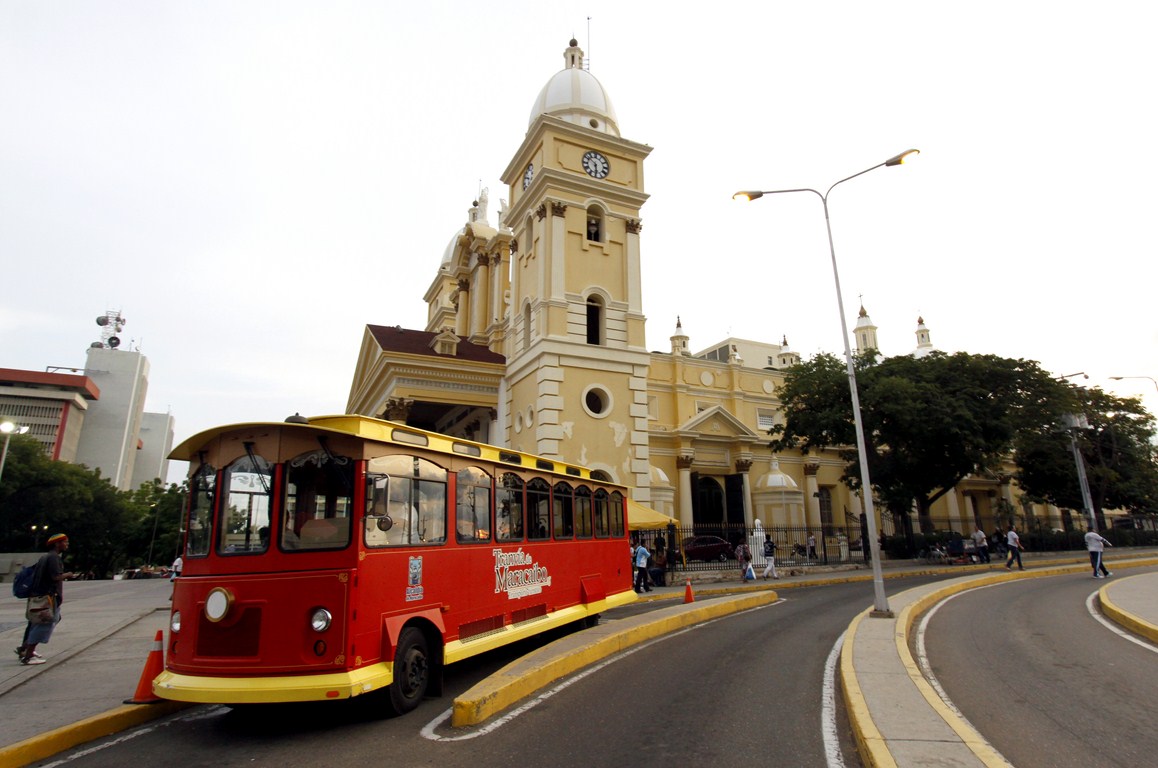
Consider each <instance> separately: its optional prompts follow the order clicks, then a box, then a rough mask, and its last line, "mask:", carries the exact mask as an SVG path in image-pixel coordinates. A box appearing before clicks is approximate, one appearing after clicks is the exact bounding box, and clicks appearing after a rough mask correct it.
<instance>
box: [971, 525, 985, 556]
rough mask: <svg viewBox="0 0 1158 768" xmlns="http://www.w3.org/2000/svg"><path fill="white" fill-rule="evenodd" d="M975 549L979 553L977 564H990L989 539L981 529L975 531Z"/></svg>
mask: <svg viewBox="0 0 1158 768" xmlns="http://www.w3.org/2000/svg"><path fill="white" fill-rule="evenodd" d="M972 538H973V548H974V549H975V550H976V553H977V562H979V563H988V562H989V538H988V537H987V536H986V535H985V533H984V532H982V530H981V529H980V528H974V529H973V537H972Z"/></svg>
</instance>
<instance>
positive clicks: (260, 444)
mask: <svg viewBox="0 0 1158 768" xmlns="http://www.w3.org/2000/svg"><path fill="white" fill-rule="evenodd" d="M171 458H175V459H182V460H185V461H189V462H190V472H189V488H190V493H189V503H188V510H187V520H186V526H185V527H186V534H185V537H186V538H185V549H184V569H183V571H182V574H181V577H180V578H179V579H177V580H176V581H175V582H174V590H173V608H172V614H171V616H170V627H169V640H168V647H167V654H166V660H165V671H164V672H162V673H161V674H160V675H158V676H157V678H156V679H155V680H154V683H153V689H154V691H155V692H156V694H157V695H158V696H161V697H163V698H167V699H173V700H177V701H190V702H201V703H224V704H245V703H262V702H285V701H314V700H325V699H341V698H348V697H352V696H358V695H361V694H364V693H368V692H371V691H378V690H380V689H388V690H389V702H390V706H391V708H393V709H394V710H395V711H396V712H398V713H403V712H407V711H409V710H411V709H413V708H414V707H415V706H417V704H418V702H419V701H420V700H421V699H422V698H423V697H424V696H425V695H437V694H439V693H441V690H440V689H441V669H442V667H443V666H444V665H445V664H450V663H452V662H455V661H458V660H460V659H465V658H468V657H470V656H473V655H475V654H478V653H481V652H483V651H487V650H491V649H493V648H496V647H498V646H501V645H504V644H506V643H510V642H513V641H516V640H520V639H523V638H526V637H529V636H531V635H535V634H538V633H540V632H543V631H545V630H548V629H551V628H554V627H558V626H561V625H564V624H569V623H572V622H586V623H588V624H590V623H593V622H594V621H595V620H597V618H598V615H599V613H600V612H601V611H604V610H607V609H608V608H611V607H614V606H618V605H623V604H626V603H629V602H631V601H632V600H634V599H635V592H634V591H633V590H632V579H631V564H630V558H629V557H628V542H627V520H626V506H627V493H626V489H625V488H624V487H623V486H620V485H616V484H614V483H609V482H604V481H601V480H598V479H596V478H593V477H592V475H591V472H590V471H588V470H587V469H584V468H581V467H577V466H573V465H570V464H566V463H563V462H558V461H554V460H551V459H545V458H542V457H538V456H533V455H530V454H526V453H520V452H518V451H512V450H506V449H502V448H497V447H495V446H491V445H484V444H481V443H474V442H469V441H466V440H460V439H457V438H451V437H448V436H446V435H439V434H436V433H432V432H425V431H422V430H418V429H414V428H411V427H406V426H403V425H401V424H397V423H394V422H389V421H381V420H378V419H372V418H366V417H363V416H352V415H346V416H324V417H317V418H312V419H309V420H307V419H304V418H301V417H291V419H289V420H287V421H286V423H253V424H234V425H231V426H224V427H219V428H216V429H210V430H208V431H205V432H202V433H201V434H199V435H196V436H194V437H192V438H190V439H188V440H186V441H185V442H184V443H182V444H181V445H179V446H177V447H176V448H175V449H174V450H173V452H172V454H171Z"/></svg>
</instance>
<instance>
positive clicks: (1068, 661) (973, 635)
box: [914, 568, 1158, 768]
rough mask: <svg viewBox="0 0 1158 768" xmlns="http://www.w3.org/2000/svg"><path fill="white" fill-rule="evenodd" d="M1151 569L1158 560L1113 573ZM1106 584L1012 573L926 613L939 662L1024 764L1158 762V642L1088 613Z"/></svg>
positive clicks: (982, 722)
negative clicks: (1157, 715)
mask: <svg viewBox="0 0 1158 768" xmlns="http://www.w3.org/2000/svg"><path fill="white" fill-rule="evenodd" d="M1143 570H1144V571H1153V570H1156V569H1152V568H1147V569H1139V570H1137V571H1135V570H1131V571H1126V572H1123V573H1122V574H1119V575H1117V576H1115V577H1114V578H1122V577H1124V576H1127V575H1130V574H1134V573H1138V572H1141V571H1143ZM1105 584H1106V582H1105V581H1100V580H1095V579H1092V578H1090V576H1089V575H1087V574H1084V573H1083V574H1082V575H1077V574H1071V575H1065V576H1052V577H1044V578H1038V579H1024V580H1018V581H1011V582H1006V583H1004V584H999V585H995V586H991V587H986V588H982V589H976V590H971V591H968V592H963V593H961V594H959V595H957V596H955V597H954V598H952V599H950V600H948V601H947V602H945V603H942V604H941V605H940V606H939V607H938V608H937V610H936V612H935V613H934V614H933V615H932V616H931V618H930V619H929V621H928V626H927V629H926V633H925V647H926V649H927V653H928V659H929V663H930V666H931V669H932V671H933V674H934V675H935V676H936V678H937V680H938V681H939V682H940V684H941V686H942V688H943V689H944V690H945V692H946V693H947V694H948V696H949V698H950V700H951V701H952V702H953V704H954V705H955V706H956V707H957V709H958V710H960V711H961V713H962V714H963V715H964V716H965V717H966V719H968V720H969V721H970V722H971V723H972V724H973V726H974V727H975V728H976V729H977V730H978V731H979V732H980V733H981V734H982V735H983V736H984V737H985V738H986V739H987V740H988V741H989V742H990V743H991V744H992V745H993V746H994V748H995V749H997V751H999V752H1000V753H1001V754H1003V755H1004V756H1005V757H1006V758H1007V759H1008V760H1009V761H1010V762H1012V763H1013V764H1014V765H1015V766H1018V768H1034V767H1035V766H1056V767H1057V768H1067V767H1069V766H1074V768H1078V767H1079V766H1080V767H1081V768H1085V767H1086V766H1090V765H1097V766H1131V767H1134V766H1140V765H1154V764H1156V763H1158V729H1156V728H1155V727H1154V720H1153V712H1155V711H1156V710H1158V654H1156V653H1155V650H1158V649H1152V646H1147V647H1144V646H1140V645H1138V644H1136V643H1134V642H1131V641H1130V640H1128V639H1126V638H1124V637H1122V636H1120V635H1119V634H1118V633H1116V632H1114V631H1113V629H1111V628H1109V627H1106V626H1105V625H1103V624H1102V623H1100V622H1099V621H1098V620H1097V618H1095V617H1094V616H1093V615H1091V608H1092V610H1093V611H1094V612H1097V604H1096V599H1095V600H1093V601H1089V598H1090V595H1091V594H1093V593H1095V592H1097V590H1098V589H1099V588H1100V587H1102V586H1103V585H1105ZM1088 601H1089V603H1090V605H1089V606H1088V605H1087V602H1088ZM914 634H915V633H914Z"/></svg>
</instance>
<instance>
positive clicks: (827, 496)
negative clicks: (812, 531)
mask: <svg viewBox="0 0 1158 768" xmlns="http://www.w3.org/2000/svg"><path fill="white" fill-rule="evenodd" d="M816 497H817V500H818V505H819V506H820V524H821V526H823V528H824V535H825V536H831V535H832V490H831V489H830V488H828V486H821V487H820V489H819V490H818V491H817V492H816Z"/></svg>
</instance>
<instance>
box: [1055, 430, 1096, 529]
mask: <svg viewBox="0 0 1158 768" xmlns="http://www.w3.org/2000/svg"><path fill="white" fill-rule="evenodd" d="M1062 421H1064V422H1065V425H1066V429H1067V430H1068V431H1069V433H1070V450H1072V451H1073V453H1074V465H1075V466H1077V468H1078V487H1079V488H1080V489H1081V491H1082V504H1083V505H1084V506H1085V508H1086V517H1087V518H1089V521H1090V530H1092V531H1093V532H1094V533H1097V532H1098V519H1097V517H1095V516H1094V500H1093V498H1092V497H1091V496H1090V483H1089V481H1088V480H1087V479H1086V462H1085V461H1084V460H1083V459H1082V452H1081V449H1080V448H1078V430H1079V429H1089V428H1090V422H1089V421H1087V420H1086V415H1085V414H1084V413H1067V414H1064V415H1063V416H1062Z"/></svg>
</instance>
